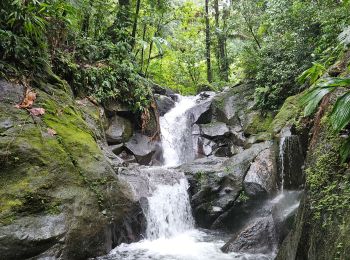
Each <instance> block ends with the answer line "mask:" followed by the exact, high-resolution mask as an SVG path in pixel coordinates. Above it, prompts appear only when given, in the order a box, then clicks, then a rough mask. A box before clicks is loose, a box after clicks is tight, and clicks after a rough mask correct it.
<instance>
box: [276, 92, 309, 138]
mask: <svg viewBox="0 0 350 260" xmlns="http://www.w3.org/2000/svg"><path fill="white" fill-rule="evenodd" d="M302 95H303V93H300V94H298V95H295V96H291V97H289V98H287V99H286V101H285V102H284V104H283V106H282V108H281V109H280V110H279V112H278V114H277V115H276V116H275V118H274V119H273V121H272V123H271V125H270V131H272V132H273V133H278V132H280V131H281V130H282V128H284V127H286V126H291V125H295V124H297V123H298V120H299V118H300V117H301V116H302V111H303V107H302V105H301V103H300V102H299V100H300V97H301V96H302Z"/></svg>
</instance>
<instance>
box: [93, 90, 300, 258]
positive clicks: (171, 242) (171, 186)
mask: <svg viewBox="0 0 350 260" xmlns="http://www.w3.org/2000/svg"><path fill="white" fill-rule="evenodd" d="M200 102H201V101H200V97H186V98H183V97H181V96H179V97H178V102H177V104H176V106H175V107H174V108H173V109H172V110H170V111H169V112H168V113H166V114H165V115H164V117H162V118H161V119H160V124H161V129H162V134H163V136H162V138H163V139H162V146H163V159H164V166H162V167H163V169H168V168H169V167H175V166H178V165H181V164H183V163H186V162H188V161H191V160H194V158H195V156H196V155H195V154H196V148H195V142H194V141H193V138H192V132H193V129H192V126H193V124H194V120H195V116H194V115H193V114H191V109H192V108H193V107H195V106H196V104H197V103H200ZM280 148H281V149H282V148H283V145H281V146H280ZM280 154H283V153H281V152H280ZM157 169H158V170H157ZM170 169H171V168H170ZM171 170H174V171H176V170H177V169H176V168H175V169H171ZM156 171H157V172H159V167H158V168H156V167H148V168H147V172H148V175H147V176H143V177H144V178H148V181H147V182H148V183H149V184H150V186H152V187H153V188H152V189H150V190H151V192H150V194H151V195H150V196H148V197H147V203H145V205H143V211H144V215H145V218H146V221H147V227H146V232H145V238H144V239H143V240H141V241H139V242H135V243H131V244H121V245H119V246H118V247H116V248H115V249H113V250H112V251H111V252H110V253H109V254H108V255H107V256H103V257H99V258H98V259H100V260H103V259H104V260H119V259H125V260H231V259H241V260H243V259H244V260H250V259H251V260H253V259H259V260H260V259H262V260H263V259H266V260H269V259H274V258H275V256H276V253H277V246H278V243H279V240H280V238H279V234H278V233H279V232H283V229H284V224H282V223H284V222H285V220H286V219H288V218H289V217H290V216H291V215H292V214H294V213H295V211H296V210H297V208H298V207H299V199H300V192H298V191H288V190H283V183H282V188H281V191H280V192H278V193H277V195H275V196H273V197H272V198H269V199H265V200H264V202H263V203H262V204H261V206H260V207H259V208H257V209H255V212H254V214H252V216H250V217H249V219H247V220H246V225H245V226H244V227H243V228H242V229H241V230H240V231H239V232H236V235H235V236H234V237H233V238H232V234H228V233H226V232H225V231H223V230H221V231H217V230H215V231H214V230H208V229H200V228H197V227H196V223H195V220H194V217H193V215H192V209H191V203H190V197H189V194H188V189H189V183H188V181H187V179H186V177H185V174H184V173H183V172H181V171H177V172H176V176H177V177H176V178H174V179H175V183H174V182H172V183H169V182H167V181H163V182H164V183H161V181H159V176H158V175H156V173H155V172H156ZM152 172H153V173H154V176H153V178H152ZM165 172H166V171H165ZM158 174H159V173H158ZM164 179H165V180H166V178H164ZM257 240H259V241H257ZM228 241H229V242H228ZM227 242H228V243H227ZM252 247H261V248H259V249H257V250H255V251H256V252H258V253H252V250H251V248H252ZM261 252H262V253H261Z"/></svg>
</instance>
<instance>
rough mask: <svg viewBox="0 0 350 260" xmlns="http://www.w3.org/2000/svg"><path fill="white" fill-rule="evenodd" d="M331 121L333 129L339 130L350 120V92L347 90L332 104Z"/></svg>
mask: <svg viewBox="0 0 350 260" xmlns="http://www.w3.org/2000/svg"><path fill="white" fill-rule="evenodd" d="M331 122H332V125H333V127H334V129H335V130H336V131H337V132H339V131H340V130H342V129H344V128H345V127H346V126H347V125H348V124H349V122H350V92H347V93H346V94H344V95H343V96H341V97H340V98H338V100H337V102H336V103H335V105H334V108H333V111H332V115H331Z"/></svg>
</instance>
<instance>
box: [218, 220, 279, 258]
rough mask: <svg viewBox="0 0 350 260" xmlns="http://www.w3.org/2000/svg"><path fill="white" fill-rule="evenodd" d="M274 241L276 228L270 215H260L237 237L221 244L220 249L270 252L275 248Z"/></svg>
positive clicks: (253, 252) (226, 251)
mask: <svg viewBox="0 0 350 260" xmlns="http://www.w3.org/2000/svg"><path fill="white" fill-rule="evenodd" d="M276 242H277V241H276V230H275V225H274V222H273V219H272V217H262V218H258V219H255V221H254V222H253V223H251V224H249V225H248V226H247V227H246V228H245V229H244V230H243V231H241V232H240V233H239V234H238V235H237V237H234V238H232V239H231V240H230V241H229V242H228V243H227V244H226V245H225V246H223V248H222V250H223V251H224V252H225V253H230V252H245V253H251V254H270V253H271V252H273V251H274V250H275V246H276Z"/></svg>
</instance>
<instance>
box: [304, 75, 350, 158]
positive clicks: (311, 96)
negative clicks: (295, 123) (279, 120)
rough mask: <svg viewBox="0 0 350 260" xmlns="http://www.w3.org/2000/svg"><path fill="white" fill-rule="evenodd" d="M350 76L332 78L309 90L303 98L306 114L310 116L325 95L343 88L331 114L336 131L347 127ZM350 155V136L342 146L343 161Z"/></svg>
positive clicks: (349, 109) (349, 112) (349, 117)
mask: <svg viewBox="0 0 350 260" xmlns="http://www.w3.org/2000/svg"><path fill="white" fill-rule="evenodd" d="M349 86H350V78H330V79H327V80H323V81H322V82H320V83H318V84H317V85H316V87H315V88H312V89H311V90H309V91H308V92H307V93H306V94H305V95H304V96H303V97H302V98H301V99H300V102H301V104H303V105H305V111H304V113H305V116H310V115H311V114H312V113H314V111H315V110H316V108H317V107H318V104H319V103H320V101H321V100H322V99H323V97H324V96H325V95H327V94H328V93H331V92H333V91H334V90H336V89H339V88H341V89H343V94H342V95H340V96H339V97H338V99H337V101H336V103H335V105H334V107H333V110H332V112H331V115H330V122H331V124H332V126H333V128H334V130H335V131H336V133H339V132H340V131H341V130H343V129H344V128H346V127H347V126H348V125H349V123H350V89H349ZM349 156H350V138H347V139H346V141H345V142H344V143H343V144H342V146H341V148H340V157H341V159H342V162H345V161H346V160H347V159H348V158H349Z"/></svg>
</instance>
